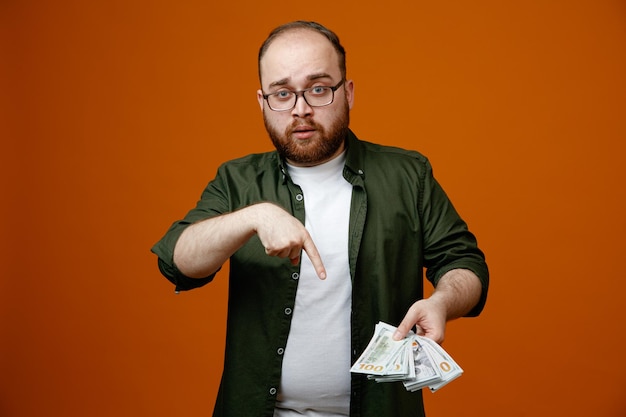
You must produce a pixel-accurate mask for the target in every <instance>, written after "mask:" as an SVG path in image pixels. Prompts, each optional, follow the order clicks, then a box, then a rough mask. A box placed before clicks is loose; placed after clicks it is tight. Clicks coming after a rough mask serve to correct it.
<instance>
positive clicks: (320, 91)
mask: <svg viewBox="0 0 626 417" xmlns="http://www.w3.org/2000/svg"><path fill="white" fill-rule="evenodd" d="M326 90H328V87H325V86H322V85H319V86H317V87H313V88H311V90H310V91H311V94H314V95H317V96H321V95H323V94H324V93H326Z"/></svg>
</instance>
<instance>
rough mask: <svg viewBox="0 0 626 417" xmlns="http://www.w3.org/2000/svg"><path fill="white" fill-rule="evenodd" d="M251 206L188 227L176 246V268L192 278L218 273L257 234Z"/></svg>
mask: <svg viewBox="0 0 626 417" xmlns="http://www.w3.org/2000/svg"><path fill="white" fill-rule="evenodd" d="M251 207H252V206H251ZM251 207H247V208H244V209H241V210H238V211H235V212H232V213H228V214H224V215H222V216H219V217H214V218H211V219H207V220H204V221H201V222H198V223H195V224H193V225H191V226H189V227H188V228H187V229H185V231H184V232H183V233H182V234H181V235H180V238H179V239H178V241H177V243H176V246H175V248H174V263H175V264H176V267H177V268H178V269H179V270H180V271H181V272H182V273H183V274H185V275H186V276H188V277H191V278H204V277H207V276H209V275H211V274H213V273H214V272H216V271H217V270H218V269H219V268H220V267H221V266H222V265H223V264H224V262H226V260H227V259H228V258H230V256H231V255H232V254H233V253H235V251H237V249H239V248H240V247H241V246H243V244H244V243H246V242H247V241H248V239H250V237H252V235H254V233H255V230H254V226H253V224H252V221H251V216H250V212H251V211H252V210H253V209H252V208H251Z"/></svg>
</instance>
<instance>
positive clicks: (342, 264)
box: [274, 152, 352, 417]
mask: <svg viewBox="0 0 626 417" xmlns="http://www.w3.org/2000/svg"><path fill="white" fill-rule="evenodd" d="M344 163H345V152H344V153H343V154H342V155H341V156H339V157H337V158H335V159H333V160H331V161H329V162H326V163H324V164H322V165H319V166H315V167H307V168H302V167H294V166H288V170H289V174H290V175H291V178H292V179H293V181H294V183H295V184H298V185H299V186H300V187H301V188H302V191H303V193H304V207H305V212H306V217H305V227H306V228H307V230H308V231H309V233H310V234H311V237H312V238H313V242H314V243H315V245H316V247H317V249H318V251H319V252H320V255H321V257H322V262H323V263H324V266H325V268H326V273H327V278H326V279H325V280H320V279H319V278H318V277H317V275H316V273H315V270H314V269H313V266H312V264H311V261H310V260H309V258H308V256H307V255H306V253H305V252H303V254H302V260H301V262H302V264H301V268H300V278H299V279H300V281H299V283H298V291H297V293H296V302H295V308H294V311H293V318H292V322H291V330H290V332H289V338H288V340H287V346H286V348H285V353H284V355H285V356H284V358H283V368H282V379H281V385H280V390H279V392H278V397H277V405H276V409H275V411H274V416H275V417H291V416H309V417H313V416H314V417H337V416H347V415H348V414H349V411H350V366H351V363H350V361H351V356H350V311H351V304H352V303H351V300H352V282H351V279H350V266H349V261H348V225H349V218H350V201H351V197H352V185H350V183H348V182H347V181H346V180H345V179H344V178H343V175H342V172H343V167H344Z"/></svg>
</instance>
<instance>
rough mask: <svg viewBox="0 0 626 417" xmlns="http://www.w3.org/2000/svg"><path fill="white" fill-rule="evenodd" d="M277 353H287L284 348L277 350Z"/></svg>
mask: <svg viewBox="0 0 626 417" xmlns="http://www.w3.org/2000/svg"><path fill="white" fill-rule="evenodd" d="M276 353H278V354H279V355H282V354H283V353H285V349H283V348H278V349H277V350H276Z"/></svg>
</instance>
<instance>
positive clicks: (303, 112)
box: [291, 93, 313, 117]
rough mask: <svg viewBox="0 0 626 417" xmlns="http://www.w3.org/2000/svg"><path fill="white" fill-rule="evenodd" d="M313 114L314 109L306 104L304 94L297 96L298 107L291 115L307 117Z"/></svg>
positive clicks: (294, 107) (295, 107)
mask: <svg viewBox="0 0 626 417" xmlns="http://www.w3.org/2000/svg"><path fill="white" fill-rule="evenodd" d="M311 113H313V108H312V107H311V106H309V103H307V102H306V99H305V98H304V94H303V93H300V94H297V95H296V105H295V106H293V109H291V114H292V116H294V117H306V116H310V115H311Z"/></svg>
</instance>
